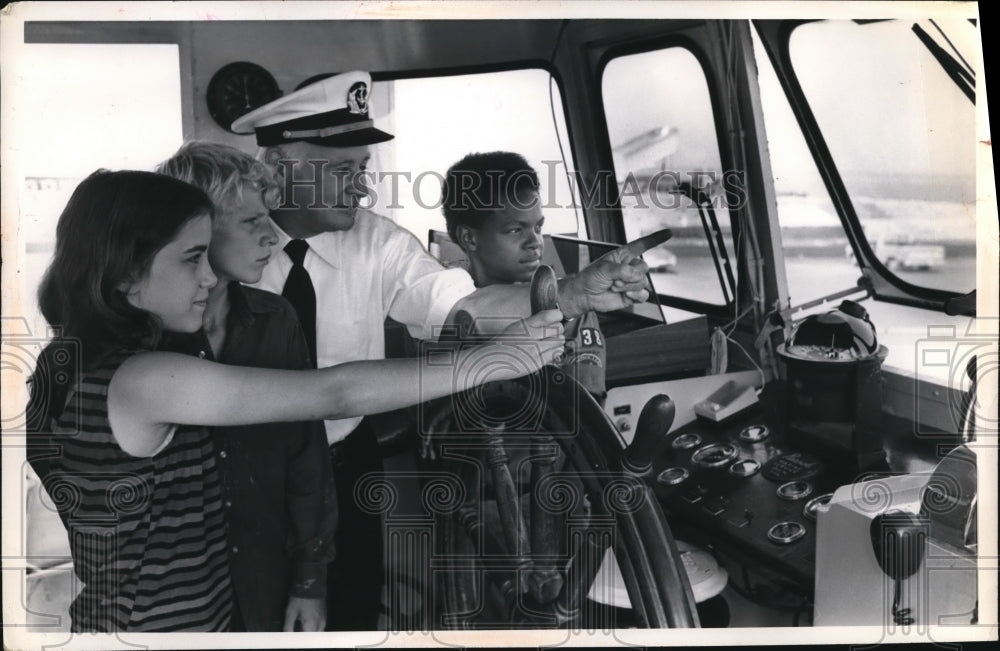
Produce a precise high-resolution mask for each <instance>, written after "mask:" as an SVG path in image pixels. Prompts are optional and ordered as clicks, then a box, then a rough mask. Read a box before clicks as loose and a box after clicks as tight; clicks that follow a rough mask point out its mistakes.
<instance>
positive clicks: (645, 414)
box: [622, 393, 677, 475]
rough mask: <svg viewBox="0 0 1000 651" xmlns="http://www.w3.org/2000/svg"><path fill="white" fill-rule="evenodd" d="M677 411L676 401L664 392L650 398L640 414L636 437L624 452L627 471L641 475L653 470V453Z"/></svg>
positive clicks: (667, 430) (624, 465)
mask: <svg viewBox="0 0 1000 651" xmlns="http://www.w3.org/2000/svg"><path fill="white" fill-rule="evenodd" d="M676 411H677V410H676V407H675V406H674V401H673V400H671V399H670V398H669V397H668V396H665V395H663V394H662V393H661V394H658V395H655V396H653V397H652V398H650V399H649V402H647V403H646V406H645V407H643V408H642V413H640V414H639V422H638V424H637V425H636V427H635V437H634V438H633V439H632V443H631V444H629V446H628V447H627V448H625V452H624V453H623V454H622V467H623V468H624V469H625V470H626V471H628V472H632V473H635V474H638V475H641V474H644V473H647V472H649V471H650V470H652V468H653V454H654V453H655V452H656V448H657V447H658V446H659V444H660V442H661V441H662V440H663V436H664V435H665V434H666V433H667V432H669V431H670V426H671V425H673V424H674V415H675V414H676Z"/></svg>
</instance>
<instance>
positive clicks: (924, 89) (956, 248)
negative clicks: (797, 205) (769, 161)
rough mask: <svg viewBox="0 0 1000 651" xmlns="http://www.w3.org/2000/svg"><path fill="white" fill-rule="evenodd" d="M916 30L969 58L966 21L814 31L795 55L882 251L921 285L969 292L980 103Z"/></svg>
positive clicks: (794, 38)
mask: <svg viewBox="0 0 1000 651" xmlns="http://www.w3.org/2000/svg"><path fill="white" fill-rule="evenodd" d="M918 32H923V33H924V34H926V35H927V36H935V37H936V38H937V40H938V42H939V43H940V44H941V47H942V49H946V51H948V52H949V53H950V56H951V58H953V59H954V60H955V61H958V62H962V61H963V60H964V61H966V62H967V61H972V60H973V59H972V58H971V52H972V51H973V49H972V46H973V44H974V42H975V27H974V26H973V25H972V24H971V23H969V22H968V21H965V20H952V21H946V20H945V21H941V20H938V21H933V22H932V21H923V22H922V23H921V24H920V25H919V26H918V28H917V30H916V31H915V29H914V23H913V22H912V21H902V20H894V21H878V22H871V23H858V22H854V21H846V20H845V21H822V22H813V23H806V24H804V25H800V26H798V27H796V28H795V30H794V31H793V32H792V34H791V37H790V40H789V55H790V59H791V62H792V65H793V66H794V68H795V73H796V77H797V78H798V80H799V82H800V84H801V86H802V90H803V92H804V93H805V96H806V98H807V99H808V101H809V104H810V107H811V108H812V110H813V112H814V114H815V117H816V121H817V123H818V124H819V127H820V129H821V130H822V132H823V134H824V138H825V140H826V142H827V144H828V145H829V147H830V152H831V154H832V156H833V160H834V162H835V163H836V165H837V168H838V170H839V172H840V175H841V177H842V178H843V181H844V184H845V186H846V188H847V190H848V192H849V193H850V195H851V200H852V203H853V205H854V209H855V211H856V212H857V215H858V219H859V221H860V223H861V227H862V229H863V231H864V235H865V237H866V238H867V239H868V242H869V244H871V246H872V249H873V251H874V253H875V255H876V256H877V257H878V258H879V260H880V261H881V262H882V264H884V265H885V266H886V267H888V269H889V270H890V271H892V272H894V273H895V274H896V275H898V276H899V277H900V278H902V279H903V280H906V281H907V282H910V283H912V284H914V285H918V286H922V287H927V288H932V289H943V290H949V291H954V292H960V293H965V292H968V291H970V290H971V289H973V288H974V287H975V282H976V279H975V260H976V250H975V228H976V223H975V214H976V211H975V209H976V206H975V196H976V186H975V172H976V168H975V151H974V146H975V106H974V104H973V103H972V102H970V101H969V98H968V97H967V95H966V93H965V92H963V90H962V89H961V88H960V87H959V86H956V84H955V83H954V82H953V81H952V79H950V78H949V77H950V75H949V73H948V72H947V71H946V69H945V68H944V67H943V66H942V64H941V63H939V61H938V60H937V59H936V58H935V56H934V55H933V54H932V53H931V51H930V50H928V48H927V47H926V46H925V44H924V43H923V42H922V40H921V38H920V36H918ZM942 34H946V35H947V38H945V37H944V36H942ZM831 63H833V64H832V65H831ZM954 74H955V73H954V72H953V75H954ZM794 182H795V179H779V180H777V183H778V184H779V186H780V184H781V183H794ZM779 191H780V190H779Z"/></svg>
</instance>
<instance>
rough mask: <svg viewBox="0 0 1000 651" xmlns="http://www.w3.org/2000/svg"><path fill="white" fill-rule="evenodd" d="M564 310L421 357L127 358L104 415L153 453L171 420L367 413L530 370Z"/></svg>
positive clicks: (245, 420)
mask: <svg viewBox="0 0 1000 651" xmlns="http://www.w3.org/2000/svg"><path fill="white" fill-rule="evenodd" d="M561 318H562V314H561V313H560V312H559V311H558V310H548V311H546V312H540V313H539V314H537V315H534V316H532V317H530V318H528V319H525V320H524V321H523V322H521V323H519V324H516V325H515V326H512V327H511V328H510V329H508V331H507V332H506V336H504V337H499V338H497V339H495V340H493V341H492V342H491V343H487V344H483V345H480V346H475V347H467V348H461V349H460V350H457V351H453V353H452V354H451V355H450V356H448V357H447V358H446V359H438V358H434V357H430V358H427V357H422V358H416V359H392V360H377V361H361V362H349V363H346V364H340V365H338V366H333V367H330V368H325V369H319V370H314V371H286V370H273V369H252V368H245V367H236V366H227V365H224V364H216V363H214V362H207V361H204V360H200V359H196V358H193V357H188V356H185V355H178V354H175V353H160V352H156V353H143V354H139V355H136V356H134V357H131V358H129V359H128V360H127V361H126V362H125V363H124V364H122V365H121V367H120V368H119V369H118V371H117V372H116V373H115V375H114V377H113V378H112V380H111V385H110V386H109V388H108V416H109V419H110V421H111V425H112V428H113V430H114V434H115V438H116V439H117V440H118V443H119V445H120V446H121V447H122V449H123V450H125V451H126V452H128V453H130V454H133V455H145V454H151V453H152V452H153V451H154V450H156V449H157V448H158V446H159V444H160V443H161V442H162V441H163V439H164V437H165V436H166V435H167V434H168V432H169V431H170V428H171V426H172V425H208V426H215V425H246V424H250V423H273V422H285V421H300V420H322V419H337V418H347V417H350V416H362V415H366V414H373V413H378V412H382V411H389V410H392V409H399V408H401V407H407V406H410V405H414V404H416V403H418V402H423V401H426V400H432V399H435V398H440V397H443V396H446V395H449V394H451V393H456V392H459V391H465V390H466V389H469V388H472V387H474V386H477V385H479V384H481V383H483V382H485V381H490V380H502V379H512V378H515V377H520V376H522V375H527V374H528V373H532V372H534V371H536V370H538V369H539V368H541V367H542V366H543V365H545V364H547V363H549V362H550V361H552V359H553V358H554V357H555V356H556V355H558V354H560V351H561V349H562V346H563V344H564V341H565V340H564V338H563V334H562V327H561V326H560V325H559V321H560V319H561Z"/></svg>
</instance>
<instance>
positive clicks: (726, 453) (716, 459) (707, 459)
mask: <svg viewBox="0 0 1000 651" xmlns="http://www.w3.org/2000/svg"><path fill="white" fill-rule="evenodd" d="M738 454H739V452H737V450H736V446H734V445H731V444H729V443H710V444H709V445H706V446H704V447H700V448H698V449H697V450H695V453H694V454H692V455H691V463H693V464H694V465H696V466H699V467H701V468H721V467H722V466H726V465H729V462H731V461H732V460H733V459H735V458H736V456H737V455H738Z"/></svg>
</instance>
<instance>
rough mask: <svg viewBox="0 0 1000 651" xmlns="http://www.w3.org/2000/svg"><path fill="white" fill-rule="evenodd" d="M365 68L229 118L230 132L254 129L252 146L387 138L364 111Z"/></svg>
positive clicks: (339, 143)
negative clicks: (254, 142)
mask: <svg viewBox="0 0 1000 651" xmlns="http://www.w3.org/2000/svg"><path fill="white" fill-rule="evenodd" d="M371 85H372V78H371V75H369V74H368V73H367V72H360V71H356V72H344V73H341V74H339V75H334V76H332V77H327V78H326V79H321V80H320V81H317V82H315V83H312V84H309V85H308V86H305V87H304V88H300V89H299V90H296V91H295V92H294V93H290V94H288V95H285V96H284V97H279V98H278V99H276V100H274V101H273V102H271V103H269V104H265V105H264V106H261V107H260V108H258V109H255V110H253V111H251V112H249V113H247V114H246V115H244V116H243V117H241V118H239V119H238V120H236V121H235V122H233V125H232V130H233V131H234V132H235V133H247V134H249V133H253V134H256V136H257V144H258V145H260V146H262V147H266V146H268V145H280V144H282V143H286V142H296V141H299V140H305V141H306V142H311V143H315V144H318V145H324V146H327V147H355V146H359V145H373V144H375V143H379V142H385V141H386V140H391V139H392V138H393V136H392V135H390V134H388V133H386V132H384V131H380V130H379V129H376V128H375V122H374V120H372V119H371V118H370V117H369V115H368V91H369V89H370V88H371Z"/></svg>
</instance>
